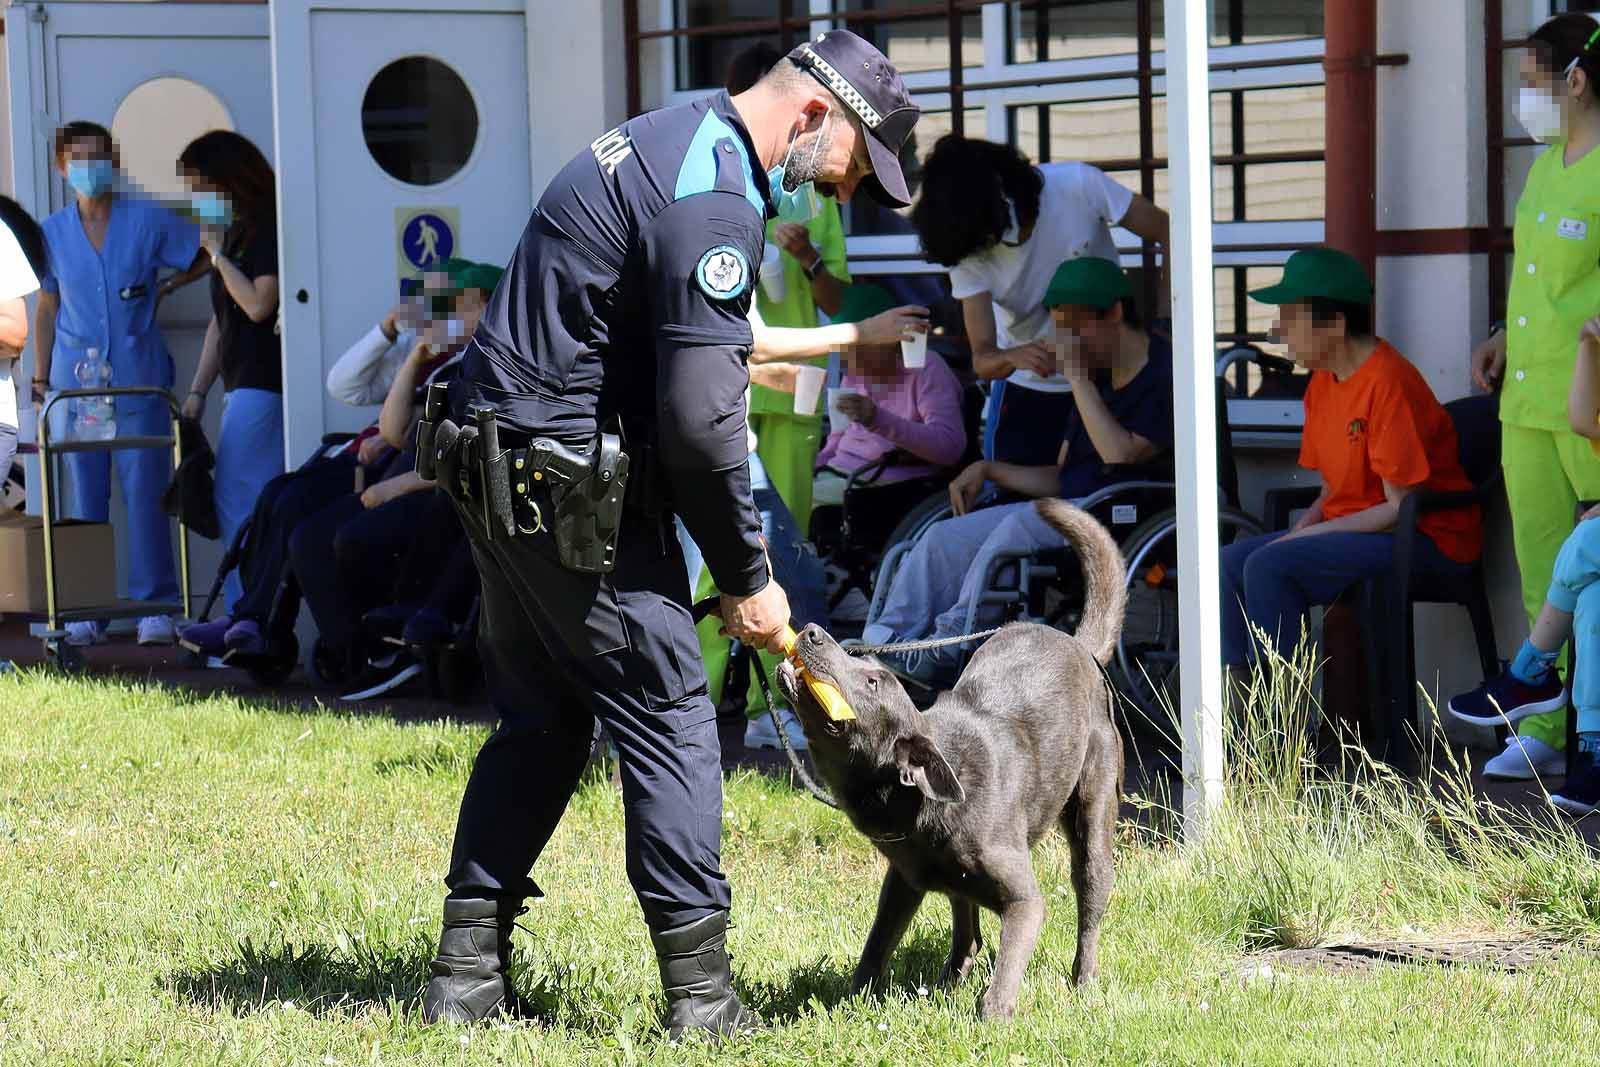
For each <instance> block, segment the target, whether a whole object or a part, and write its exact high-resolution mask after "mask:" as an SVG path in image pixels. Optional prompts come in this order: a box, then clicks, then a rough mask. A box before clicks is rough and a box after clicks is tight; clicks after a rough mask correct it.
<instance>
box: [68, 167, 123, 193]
mask: <svg viewBox="0 0 1600 1067" xmlns="http://www.w3.org/2000/svg"><path fill="white" fill-rule="evenodd" d="M116 180H117V167H116V164H114V163H112V162H111V160H109V159H74V160H70V161H69V162H68V163H67V184H68V185H70V186H72V191H73V192H75V193H77V194H79V195H80V196H100V195H101V194H102V193H108V192H110V191H111V186H112V184H113V183H114V182H115V181H116Z"/></svg>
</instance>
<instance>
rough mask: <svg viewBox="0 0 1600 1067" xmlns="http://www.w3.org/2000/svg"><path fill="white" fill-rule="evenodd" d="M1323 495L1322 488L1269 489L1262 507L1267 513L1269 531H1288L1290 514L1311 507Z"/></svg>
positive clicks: (1292, 487)
mask: <svg viewBox="0 0 1600 1067" xmlns="http://www.w3.org/2000/svg"><path fill="white" fill-rule="evenodd" d="M1321 495H1322V488H1321V487H1320V486H1310V485H1286V486H1283V487H1282V488H1278V489H1268V490H1267V492H1266V496H1265V500H1264V503H1263V505H1262V507H1263V509H1264V510H1265V511H1266V516H1265V517H1266V520H1267V529H1269V530H1283V529H1287V528H1288V526H1289V514H1290V513H1291V512H1293V511H1296V510H1298V509H1300V508H1308V507H1310V506H1311V505H1312V504H1315V503H1316V502H1317V497H1319V496H1321Z"/></svg>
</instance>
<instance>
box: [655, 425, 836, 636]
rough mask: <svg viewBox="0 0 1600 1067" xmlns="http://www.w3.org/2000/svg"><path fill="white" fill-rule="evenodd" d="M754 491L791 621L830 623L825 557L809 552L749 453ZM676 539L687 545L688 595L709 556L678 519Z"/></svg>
mask: <svg viewBox="0 0 1600 1067" xmlns="http://www.w3.org/2000/svg"><path fill="white" fill-rule="evenodd" d="M750 490H751V496H753V497H754V498H755V504H756V510H757V511H759V512H760V513H761V534H762V536H763V537H765V538H766V539H767V557H768V558H769V559H770V560H772V577H773V579H774V580H775V581H776V582H777V583H778V585H780V586H781V587H782V588H783V591H784V593H785V594H787V595H788V597H789V614H790V616H791V617H792V619H793V622H792V625H793V626H794V628H795V629H797V630H798V629H800V628H801V627H802V626H805V625H806V624H808V623H813V622H814V623H817V624H818V625H820V626H826V625H827V622H828V601H827V584H828V579H827V574H826V572H825V571H824V570H823V567H822V560H820V559H818V558H817V554H816V553H815V552H813V551H811V549H810V547H809V546H807V544H806V543H805V538H804V537H802V536H801V534H800V525H799V524H798V523H797V522H795V520H794V515H793V514H791V513H790V511H789V507H788V505H787V504H785V503H784V502H783V498H782V497H780V496H779V495H778V491H777V490H776V489H774V488H772V482H770V481H769V480H768V479H767V469H766V468H765V467H764V466H762V465H761V457H760V456H758V455H756V454H755V453H754V452H752V453H750ZM677 524H678V543H679V545H681V546H682V547H683V560H684V566H685V567H686V569H687V570H688V574H689V595H690V596H691V597H693V596H694V591H695V588H696V587H697V586H698V585H699V584H700V570H701V568H702V567H704V566H705V556H704V555H703V554H702V553H701V552H700V546H698V545H696V544H695V543H694V539H693V538H691V537H690V536H689V531H688V529H687V528H686V527H685V526H684V525H683V520H682V519H678V520H677Z"/></svg>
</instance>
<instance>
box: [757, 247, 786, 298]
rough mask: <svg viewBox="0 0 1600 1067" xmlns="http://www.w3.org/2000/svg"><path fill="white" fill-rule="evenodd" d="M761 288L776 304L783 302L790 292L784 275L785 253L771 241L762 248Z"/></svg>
mask: <svg viewBox="0 0 1600 1067" xmlns="http://www.w3.org/2000/svg"><path fill="white" fill-rule="evenodd" d="M761 290H762V292H764V293H766V294H767V299H768V300H770V301H772V302H773V303H774V304H777V303H780V302H782V300H783V297H784V294H785V293H787V292H788V285H787V284H786V282H785V280H784V277H783V253H781V252H779V251H778V246H777V245H775V244H773V243H772V242H771V241H768V242H767V245H766V247H765V248H763V249H762V250H761Z"/></svg>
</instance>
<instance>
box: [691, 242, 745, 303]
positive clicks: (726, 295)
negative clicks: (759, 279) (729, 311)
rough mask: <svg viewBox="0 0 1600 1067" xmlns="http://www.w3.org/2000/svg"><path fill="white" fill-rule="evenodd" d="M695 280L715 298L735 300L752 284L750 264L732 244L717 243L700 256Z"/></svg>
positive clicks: (705, 291) (695, 271)
mask: <svg viewBox="0 0 1600 1067" xmlns="http://www.w3.org/2000/svg"><path fill="white" fill-rule="evenodd" d="M694 278H695V281H696V282H697V283H698V284H699V286H700V288H701V290H702V291H704V293H705V294H706V295H707V296H709V297H710V298H711V299H713V300H733V299H736V298H737V297H740V296H743V295H744V291H745V290H746V289H747V288H749V286H750V264H749V262H748V261H747V260H746V259H745V257H744V253H743V252H741V251H739V250H738V249H737V248H735V247H733V246H732V245H717V246H716V247H715V248H713V249H711V250H710V251H708V252H707V253H706V254H705V255H703V256H701V257H700V265H699V266H698V267H696V268H695V269H694Z"/></svg>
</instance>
